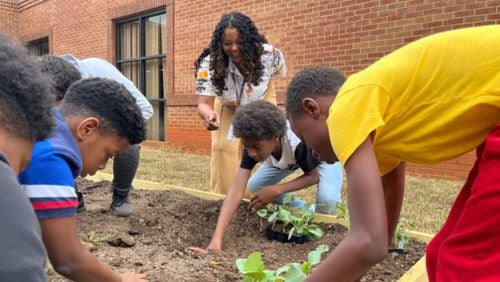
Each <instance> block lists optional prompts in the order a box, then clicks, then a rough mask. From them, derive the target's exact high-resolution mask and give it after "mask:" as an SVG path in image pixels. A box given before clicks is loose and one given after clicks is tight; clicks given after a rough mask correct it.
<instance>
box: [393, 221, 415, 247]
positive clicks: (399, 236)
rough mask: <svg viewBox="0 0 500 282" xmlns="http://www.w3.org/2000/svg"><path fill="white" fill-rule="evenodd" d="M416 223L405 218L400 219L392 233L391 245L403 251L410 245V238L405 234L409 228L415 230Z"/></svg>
mask: <svg viewBox="0 0 500 282" xmlns="http://www.w3.org/2000/svg"><path fill="white" fill-rule="evenodd" d="M415 226H416V223H415V222H414V221H411V220H409V219H407V218H404V217H400V218H399V220H398V224H397V225H396V229H395V231H394V239H393V244H394V246H395V247H396V248H398V249H405V248H406V246H408V244H409V243H410V238H409V237H408V234H407V233H406V230H407V229H409V228H415Z"/></svg>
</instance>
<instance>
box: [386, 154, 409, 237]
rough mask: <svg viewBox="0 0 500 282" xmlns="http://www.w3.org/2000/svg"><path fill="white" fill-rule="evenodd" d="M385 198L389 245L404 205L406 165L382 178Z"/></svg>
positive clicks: (398, 167) (401, 164)
mask: <svg viewBox="0 0 500 282" xmlns="http://www.w3.org/2000/svg"><path fill="white" fill-rule="evenodd" d="M382 185H383V188H384V198H385V205H386V210H387V227H388V235H389V245H390V244H391V242H392V239H393V237H394V230H395V228H396V225H397V223H398V220H399V214H400V212H401V205H402V203H403V195H404V185H405V163H404V162H402V163H400V164H399V165H398V166H397V167H396V168H395V169H393V170H392V171H390V172H389V173H388V174H386V175H384V176H383V177H382Z"/></svg>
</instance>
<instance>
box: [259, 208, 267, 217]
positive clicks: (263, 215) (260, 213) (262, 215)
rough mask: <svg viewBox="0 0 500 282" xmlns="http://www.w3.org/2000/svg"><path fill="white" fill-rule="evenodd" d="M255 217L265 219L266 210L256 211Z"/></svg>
mask: <svg viewBox="0 0 500 282" xmlns="http://www.w3.org/2000/svg"><path fill="white" fill-rule="evenodd" d="M257 215H258V216H260V217H266V215H267V210H265V209H260V210H258V211H257Z"/></svg>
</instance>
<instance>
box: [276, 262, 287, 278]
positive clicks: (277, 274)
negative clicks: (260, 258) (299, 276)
mask: <svg viewBox="0 0 500 282" xmlns="http://www.w3.org/2000/svg"><path fill="white" fill-rule="evenodd" d="M289 268H290V265H289V264H287V265H285V266H282V267H280V268H278V269H276V273H275V274H276V278H278V277H279V276H280V275H281V274H282V273H285V272H287V271H288V269H289Z"/></svg>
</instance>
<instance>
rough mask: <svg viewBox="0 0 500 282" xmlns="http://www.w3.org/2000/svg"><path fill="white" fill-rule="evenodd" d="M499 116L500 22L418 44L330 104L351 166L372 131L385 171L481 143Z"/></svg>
mask: <svg viewBox="0 0 500 282" xmlns="http://www.w3.org/2000/svg"><path fill="white" fill-rule="evenodd" d="M499 120H500V25H496V26H483V27H474V28H466V29H460V30H455V31H449V32H444V33H439V34H435V35H432V36H429V37H426V38H423V39H420V40H418V41H415V42H413V43H411V44H409V45H407V46H405V47H403V48H401V49H398V50H396V51H394V52H393V53H391V54H389V55H387V56H385V57H383V58H382V59H380V60H379V61H377V62H376V63H374V64H373V65H371V66H370V67H368V68H366V69H365V70H363V71H361V72H359V73H357V74H355V75H352V76H351V77H349V79H348V80H347V81H346V82H345V84H344V85H343V86H342V88H341V89H340V90H339V93H338V94H337V97H336V98H335V100H334V102H333V104H332V105H331V107H330V112H329V117H328V119H327V125H328V129H329V135H330V141H331V144H332V146H333V150H334V152H335V154H336V155H337V157H338V158H339V160H340V162H341V163H342V164H345V163H346V162H347V160H348V159H349V157H350V156H351V155H352V154H353V153H354V151H355V150H356V148H357V147H358V146H359V145H360V144H361V143H362V142H363V141H364V140H365V139H366V138H367V137H368V136H369V135H370V133H371V132H374V134H373V136H372V137H373V139H372V140H373V148H374V151H375V155H376V157H377V161H378V165H379V169H380V173H381V175H384V174H386V173H388V172H390V171H391V170H392V169H394V168H395V167H396V166H397V165H398V164H399V163H400V162H401V161H409V162H414V163H422V164H431V163H436V162H440V161H443V160H447V159H452V158H455V157H457V156H460V155H462V154H464V153H466V152H468V151H470V150H472V149H474V148H476V147H477V146H479V145H480V144H481V143H482V142H483V141H484V139H485V137H486V135H487V134H488V132H489V131H490V130H491V129H492V128H493V127H494V126H495V124H496V123H497V122H499Z"/></svg>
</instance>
